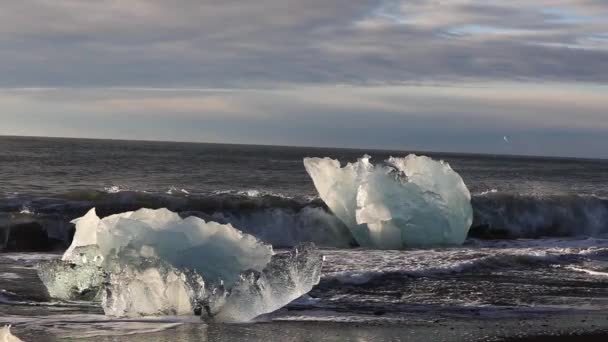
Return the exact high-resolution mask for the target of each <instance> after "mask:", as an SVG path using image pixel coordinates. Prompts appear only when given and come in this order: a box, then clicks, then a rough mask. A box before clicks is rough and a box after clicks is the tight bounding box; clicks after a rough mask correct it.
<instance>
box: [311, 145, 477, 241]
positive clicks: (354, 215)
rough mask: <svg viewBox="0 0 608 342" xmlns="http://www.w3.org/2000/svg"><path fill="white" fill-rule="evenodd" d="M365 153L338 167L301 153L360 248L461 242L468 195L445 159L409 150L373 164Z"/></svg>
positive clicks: (466, 222)
mask: <svg viewBox="0 0 608 342" xmlns="http://www.w3.org/2000/svg"><path fill="white" fill-rule="evenodd" d="M369 160H370V157H369V156H364V157H363V158H361V159H359V160H358V161H357V162H356V163H348V164H347V165H346V166H345V167H340V162H339V161H337V160H333V159H329V158H305V159H304V166H305V168H306V171H307V172H308V174H309V175H310V176H311V178H312V180H313V182H314V184H315V187H316V188H317V191H318V192H319V196H320V197H321V198H322V199H323V201H325V203H326V204H327V206H328V207H329V208H330V209H331V210H332V211H333V212H334V214H335V215H336V216H337V217H338V218H340V219H341V220H342V221H343V222H344V223H345V224H346V225H347V226H348V227H349V228H350V229H351V231H352V233H353V236H354V237H355V239H356V240H357V242H358V243H359V244H360V245H362V246H366V247H373V248H383V249H397V248H404V247H411V246H431V245H448V244H461V243H462V242H464V240H465V238H466V236H467V233H468V230H469V227H470V226H471V223H472V220H473V218H472V217H473V214H472V212H473V211H472V208H471V203H470V201H471V195H470V193H469V190H468V189H467V187H466V185H465V184H464V182H463V180H462V178H461V177H460V175H458V173H456V172H455V171H454V170H452V168H451V167H450V166H449V165H448V164H447V163H445V162H443V161H441V162H439V161H435V160H432V159H431V158H428V157H425V156H416V155H409V156H407V157H405V158H393V157H391V158H390V159H388V160H386V161H385V163H384V164H382V165H377V166H374V165H373V164H372V163H371V162H370V161H369Z"/></svg>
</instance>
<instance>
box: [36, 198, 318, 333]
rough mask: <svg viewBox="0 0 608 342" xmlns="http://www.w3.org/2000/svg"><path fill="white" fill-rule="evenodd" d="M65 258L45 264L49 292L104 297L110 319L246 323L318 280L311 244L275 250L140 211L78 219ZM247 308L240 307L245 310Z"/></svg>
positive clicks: (219, 229)
mask: <svg viewBox="0 0 608 342" xmlns="http://www.w3.org/2000/svg"><path fill="white" fill-rule="evenodd" d="M75 223H76V235H75V238H74V241H73V243H72V246H70V248H69V249H68V250H67V251H66V252H65V254H64V255H63V257H62V260H54V261H50V262H46V263H43V264H41V265H40V267H39V269H38V274H39V276H40V278H41V279H42V281H43V283H44V284H45V286H46V287H47V289H48V292H49V294H50V295H51V296H52V297H54V298H59V299H80V300H101V304H102V307H103V309H104V312H105V314H106V315H109V316H159V315H193V314H200V313H201V311H202V309H203V308H205V310H206V312H207V313H208V315H209V316H213V319H215V320H218V321H231V322H243V321H247V320H251V319H252V318H254V317H256V316H258V315H260V314H263V313H268V312H271V311H274V310H277V309H279V308H280V307H282V306H284V305H286V304H288V303H289V302H291V301H292V300H293V299H296V298H297V297H299V296H301V295H303V294H305V293H307V292H308V291H310V289H311V288H312V286H314V285H315V284H317V283H318V281H319V276H320V272H321V266H322V257H321V256H320V254H319V253H318V252H317V251H316V249H315V248H314V245H313V244H308V245H303V246H300V247H298V248H297V249H295V250H294V251H292V252H290V253H283V254H278V255H275V254H274V251H273V250H272V247H271V246H269V245H266V244H264V243H262V242H261V241H259V240H257V239H256V238H255V237H253V236H251V235H247V234H244V233H242V232H240V231H239V230H237V229H235V228H234V227H232V226H231V225H221V224H218V223H215V222H205V221H204V220H202V219H200V218H196V217H188V218H185V219H182V218H181V217H180V216H179V215H177V214H175V213H173V212H171V211H169V210H167V209H158V210H150V209H140V210H138V211H135V212H128V213H122V214H117V215H112V216H108V217H106V218H103V219H100V218H98V217H97V215H96V214H95V210H94V209H92V210H91V211H90V212H89V213H87V214H86V215H85V216H83V217H82V218H80V219H77V220H75ZM240 310H242V311H240Z"/></svg>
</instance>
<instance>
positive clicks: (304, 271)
mask: <svg viewBox="0 0 608 342" xmlns="http://www.w3.org/2000/svg"><path fill="white" fill-rule="evenodd" d="M322 265H323V256H322V255H321V254H320V253H319V252H318V250H317V249H316V248H315V247H314V245H313V244H312V243H308V244H302V245H299V246H297V247H295V248H294V249H293V250H292V251H290V252H288V253H283V254H277V255H274V256H273V257H272V260H271V261H270V263H269V264H268V265H267V266H266V268H264V270H263V271H262V272H257V271H253V270H250V271H246V272H243V273H241V275H240V278H239V280H238V281H237V283H236V284H235V285H234V286H233V287H232V289H231V290H230V292H229V293H228V294H227V295H225V298H221V300H219V301H217V300H216V305H217V304H220V303H221V305H220V306H219V312H218V313H217V314H216V315H214V317H213V319H214V320H217V321H222V322H246V321H250V320H252V319H253V318H255V317H257V316H259V315H262V314H266V313H270V312H273V311H276V310H278V309H280V308H282V307H283V306H285V305H287V304H289V303H290V302H292V301H294V300H295V299H297V298H299V297H300V296H302V295H304V294H306V293H308V292H309V291H310V290H311V289H312V288H313V286H315V285H317V284H318V283H319V280H320V278H321V266H322Z"/></svg>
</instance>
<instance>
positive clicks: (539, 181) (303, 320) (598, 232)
mask: <svg viewBox="0 0 608 342" xmlns="http://www.w3.org/2000/svg"><path fill="white" fill-rule="evenodd" d="M408 153H415V151H376V150H350V149H329V148H299V147H298V148H296V147H274V146H272V147H271V146H246V145H218V144H190V143H166V142H136V141H107V140H82V139H51V138H21V137H0V248H1V249H2V251H3V252H2V253H0V323H11V324H13V325H14V328H13V329H14V331H15V332H16V333H17V334H19V333H21V335H20V336H25V337H29V338H30V340H55V339H61V338H72V339H76V340H99V341H102V340H112V341H115V340H121V341H122V340H124V341H138V340H157V341H164V340H169V339H171V338H172V336H174V334H178V333H179V334H183V336H186V337H185V339H193V340H194V339H196V340H205V339H208V340H221V339H222V338H223V339H226V340H230V339H234V338H238V336H237V335H234V334H237V332H238V334H245V335H243V336H249V337H250V339H251V340H256V339H257V340H268V339H271V340H273V339H278V338H280V337H281V336H282V335H280V333H281V331H285V330H282V329H283V328H278V329H276V331H275V330H274V329H273V328H272V327H285V329H287V330H286V331H289V332H291V334H292V335H290V336H296V338H293V340H298V338H299V339H300V340H307V339H316V340H324V339H325V340H333V339H331V338H330V336H329V335H326V336H316V335H315V334H314V332H311V330H310V329H309V328H306V327H310V322H316V323H318V324H325V326H326V327H327V328H328V329H330V330H331V329H334V330H335V331H336V332H337V333H340V332H341V331H342V329H341V328H339V326H340V324H347V325H348V326H349V327H351V328H352V329H351V330H350V331H352V334H351V335H352V336H351V335H348V338H346V339H351V338H352V339H359V340H367V339H366V338H362V336H363V337H365V336H367V337H369V339H375V340H395V336H396V335H399V334H401V333H402V331H401V330H398V329H402V327H412V326H413V327H417V329H418V330H416V331H427V330H428V331H435V332H437V331H439V332H440V333H441V334H440V335H441V338H440V339H443V340H462V339H460V338H459V337H463V336H464V335H463V334H465V333H468V332H470V331H469V330H470V329H468V330H467V329H465V328H462V327H463V324H464V326H465V327H468V326H467V325H466V324H471V322H477V323H479V325H480V326H483V327H485V328H486V330H485V331H484V334H477V333H476V334H473V335H467V336H469V337H470V339H472V340H480V339H481V340H483V339H485V338H487V337H488V336H509V332H515V331H517V330H519V329H518V328H517V326H518V323H517V322H521V321H535V320H536V321H538V322H540V323H538V325H537V326H534V327H528V328H527V329H529V330H530V331H537V330H538V331H539V332H544V331H545V330H547V331H555V329H558V328H563V327H565V326H570V327H571V328H572V329H575V328H576V329H578V328H581V329H582V330H584V331H586V330H587V329H588V330H593V329H603V328H608V321H607V320H606V319H605V315H604V316H602V315H603V314H604V313H605V312H606V309H608V160H589V159H559V158H541V157H514V156H494V155H468V154H443V153H421V154H425V155H429V156H431V157H433V158H435V159H442V160H445V161H447V162H448V163H450V165H451V166H452V168H453V169H454V170H456V171H457V172H458V173H459V174H460V175H461V176H462V178H463V179H464V181H465V183H466V185H467V186H468V188H469V190H470V191H471V194H472V195H473V198H472V204H473V209H474V222H473V226H472V228H471V231H470V233H469V238H468V239H467V241H466V242H465V244H464V245H463V246H459V247H450V248H433V249H408V250H403V251H380V250H370V249H364V248H360V247H358V246H357V244H356V242H355V241H353V239H352V237H351V236H350V234H349V233H348V230H347V229H346V227H344V226H343V225H342V223H341V222H340V221H339V220H338V219H337V218H336V217H334V216H333V215H332V213H331V212H330V211H329V210H328V209H327V207H326V206H325V205H324V203H323V202H322V201H321V200H320V199H319V198H318V197H317V195H316V190H315V188H314V186H313V184H312V181H311V180H310V178H309V176H308V175H307V174H306V171H305V170H304V167H303V164H302V159H303V158H304V157H326V156H327V157H332V158H336V159H339V160H340V161H341V162H343V163H345V162H348V161H354V160H356V158H358V157H361V156H362V155H364V154H369V155H371V156H372V157H373V159H372V160H373V161H381V160H384V159H386V158H387V157H389V156H404V155H407V154H408ZM92 207H96V208H97V212H98V214H99V215H100V216H106V215H109V214H114V213H120V212H125V211H130V210H135V209H139V208H141V207H147V208H163V207H164V208H168V209H170V210H172V211H175V212H178V213H180V214H181V215H183V216H188V215H195V216H199V217H202V218H204V219H206V220H214V221H218V222H221V223H232V224H233V225H234V226H235V227H238V228H239V229H241V230H243V231H245V232H248V233H251V234H253V235H255V236H257V237H259V238H260V239H262V240H264V241H266V242H268V243H271V244H272V245H273V246H274V247H275V248H277V249H278V250H280V249H281V248H287V247H291V246H294V245H295V244H297V243H298V242H301V241H314V242H315V243H316V244H317V245H319V246H321V247H322V249H323V254H324V255H325V263H324V268H323V274H322V277H321V282H320V284H319V285H318V286H317V287H315V288H314V289H313V290H312V291H311V292H310V293H309V295H307V296H305V297H303V298H300V299H299V300H297V301H295V302H293V303H291V304H290V305H288V306H287V307H286V308H284V309H282V310H279V311H278V312H275V313H273V314H270V315H267V316H265V317H261V318H260V319H259V320H258V323H256V324H251V325H245V326H238V327H236V326H235V327H233V328H230V327H223V326H207V325H205V324H203V323H202V322H200V320H198V319H197V318H196V317H194V318H181V317H164V318H154V319H138V320H133V319H130V320H126V319H109V318H107V317H104V316H103V311H102V310H101V309H100V307H99V306H98V305H95V304H91V303H80V302H69V303H66V302H58V301H54V300H52V299H50V298H48V294H46V292H45V289H44V287H43V286H42V284H41V283H40V281H39V280H38V278H37V275H36V271H35V268H36V265H37V262H39V261H40V260H48V259H52V258H58V257H60V255H61V252H62V251H63V249H65V248H66V247H67V246H68V245H69V243H70V239H71V236H72V234H73V226H72V225H71V224H70V223H69V221H70V220H72V219H74V218H76V217H80V216H82V215H83V214H84V213H86V212H87V211H88V210H89V209H90V208H92ZM598 315H599V316H598ZM582 316H585V317H591V318H585V319H582V320H581V321H579V322H577V324H574V323H572V321H568V317H582ZM600 316H601V319H600V318H598V317H600ZM541 321H542V322H545V323H546V322H549V323H546V324H545V323H542V322H541ZM582 321H585V322H582ZM494 322H501V325H503V323H502V322H506V323H504V326H503V327H502V328H500V329H499V328H495V329H494V330H491V331H490V330H488V327H489V326H494ZM551 322H552V323H551ZM556 322H557V323H556ZM565 322H567V323H565ZM490 323H491V324H490ZM450 324H451V325H450ZM568 324H569V325H568ZM361 325H363V326H365V327H368V328H366V329H367V330H365V331H362V332H361V331H359V330H356V329H355V328H353V327H357V329H359V328H360V326H361ZM378 326H383V327H385V329H384V328H383V329H380V330H378V329H377V327H378ZM497 326H498V325H497ZM260 327H261V328H260ZM269 327H270V328H269ZM302 327H304V328H302ZM336 327H338V328H336ZM396 327H397V328H396ZM433 327H434V328H433ZM505 327H511V328H505ZM469 328H470V327H469ZM353 329H354V330H353ZM374 329H375V330H374ZM395 329H397V330H395ZM420 329H422V330H420ZM424 329H427V330H424ZM442 329H443V330H442ZM453 329H455V330H453ZM534 329H537V330H534ZM543 329H544V330H543ZM551 329H553V330H551ZM334 330H332V331H334ZM414 330H415V329H414ZM357 331H359V332H357ZM395 331H397V332H395ZM454 331H457V332H459V333H461V335H458V334H454ZM274 332H276V334H275V335H273V333H274ZM485 332H487V334H485ZM247 334H249V335H247ZM366 334H367V335H366ZM395 334H396V335H395ZM180 336H181V335H180ZM235 336H236V337H235ZM239 336H240V335H239ZM421 336H422V337H420V336H418V337H420V338H421V339H420V340H425V337H426V338H428V335H425V334H423V335H421ZM212 337H213V338H212ZM241 337H242V336H241ZM283 337H285V336H283ZM361 338H362V339H361ZM416 338H417V337H416V336H413V335H412V338H411V340H416ZM172 340H173V339H172ZM335 340H341V339H340V338H338V339H335Z"/></svg>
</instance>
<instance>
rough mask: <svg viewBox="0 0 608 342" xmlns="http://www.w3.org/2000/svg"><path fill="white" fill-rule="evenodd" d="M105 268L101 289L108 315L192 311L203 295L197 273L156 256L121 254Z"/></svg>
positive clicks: (186, 312)
mask: <svg viewBox="0 0 608 342" xmlns="http://www.w3.org/2000/svg"><path fill="white" fill-rule="evenodd" d="M109 268H110V270H109V272H108V275H107V277H106V281H105V283H104V288H103V290H102V293H101V299H102V307H103V309H104V313H105V314H106V315H108V316H118V317H120V316H159V315H163V316H167V315H192V314H193V312H194V311H195V309H196V307H197V303H198V301H199V300H200V298H204V297H205V282H204V281H203V278H202V276H201V275H200V274H198V273H196V272H193V271H189V270H183V269H178V268H175V267H173V266H171V265H170V264H168V263H167V262H164V261H163V260H160V259H158V258H156V257H145V258H144V257H139V256H137V255H135V256H125V255H122V256H121V257H119V258H114V259H113V260H111V261H110V263H109Z"/></svg>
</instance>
